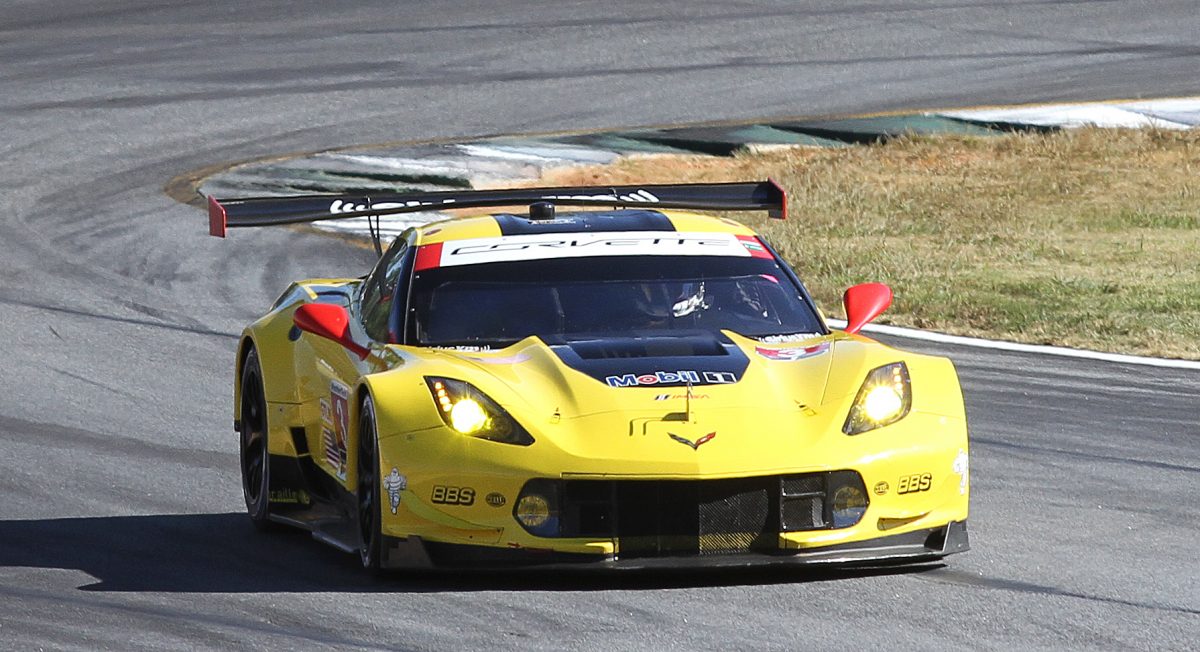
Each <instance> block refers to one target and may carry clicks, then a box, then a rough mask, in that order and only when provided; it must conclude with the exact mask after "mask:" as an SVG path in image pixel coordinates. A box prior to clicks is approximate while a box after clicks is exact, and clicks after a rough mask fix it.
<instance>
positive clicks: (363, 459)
mask: <svg viewBox="0 0 1200 652" xmlns="http://www.w3.org/2000/svg"><path fill="white" fill-rule="evenodd" d="M379 495H380V488H379V439H378V437H377V436H376V433H375V404H374V403H373V402H372V401H371V397H370V396H368V397H366V398H364V399H363V403H362V409H361V410H359V417H358V492H357V497H358V537H359V538H358V540H359V544H358V551H359V555H360V557H361V558H362V565H363V568H366V569H367V570H369V571H371V572H377V571H379V570H380V569H381V568H382V567H383V564H382V557H383V555H382V552H381V551H382V548H383V535H382V534H381V531H380V522H379V521H380V514H381V512H380V502H379Z"/></svg>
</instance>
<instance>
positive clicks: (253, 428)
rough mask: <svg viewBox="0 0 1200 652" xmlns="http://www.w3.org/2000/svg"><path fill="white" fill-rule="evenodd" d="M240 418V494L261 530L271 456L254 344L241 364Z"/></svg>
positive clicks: (267, 500)
mask: <svg viewBox="0 0 1200 652" xmlns="http://www.w3.org/2000/svg"><path fill="white" fill-rule="evenodd" d="M241 382H242V385H241V387H242V391H241V397H242V400H241V419H240V426H239V430H240V433H241V437H240V446H239V448H240V454H241V455H240V457H241V468H242V495H243V497H244V498H245V499H246V513H247V514H249V515H250V521H251V522H252V523H254V526H255V527H257V528H258V529H260V530H266V529H268V528H269V526H270V524H271V522H270V520H269V514H268V512H269V509H268V508H269V506H270V502H271V477H270V476H271V456H270V454H269V453H268V450H269V449H268V448H267V400H266V393H265V392H264V390H263V381H262V366H261V365H260V364H259V362H258V351H257V350H255V349H254V348H251V349H250V352H249V353H248V354H246V362H245V363H244V364H243V365H242V380H241Z"/></svg>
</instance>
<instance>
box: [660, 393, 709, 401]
mask: <svg viewBox="0 0 1200 652" xmlns="http://www.w3.org/2000/svg"><path fill="white" fill-rule="evenodd" d="M689 398H690V399H692V400H693V401H695V400H699V399H706V398H710V397H709V395H708V394H692V395H691V396H688V395H687V394H657V395H655V397H654V400H656V401H674V400H679V401H682V400H685V399H689Z"/></svg>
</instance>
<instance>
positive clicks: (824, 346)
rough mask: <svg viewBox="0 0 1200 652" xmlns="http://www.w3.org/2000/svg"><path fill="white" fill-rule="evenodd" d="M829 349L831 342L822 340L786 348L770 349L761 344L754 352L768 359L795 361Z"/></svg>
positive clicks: (814, 355)
mask: <svg viewBox="0 0 1200 652" xmlns="http://www.w3.org/2000/svg"><path fill="white" fill-rule="evenodd" d="M828 350H829V342H821V343H820V344H814V345H813V346H803V347H801V346H798V347H792V348H786V349H768V348H765V347H761V346H756V347H754V352H755V353H757V354H759V355H761V356H762V357H764V358H766V359H768V360H776V361H781V362H795V361H796V360H804V359H805V358H812V357H816V356H818V355H821V354H822V353H825V352H826V351H828Z"/></svg>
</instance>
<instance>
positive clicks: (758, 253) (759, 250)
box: [737, 235, 774, 260]
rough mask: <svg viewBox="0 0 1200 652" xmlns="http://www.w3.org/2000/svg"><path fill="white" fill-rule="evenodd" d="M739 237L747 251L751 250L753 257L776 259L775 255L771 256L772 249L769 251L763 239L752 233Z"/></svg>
mask: <svg viewBox="0 0 1200 652" xmlns="http://www.w3.org/2000/svg"><path fill="white" fill-rule="evenodd" d="M737 239H738V241H740V242H741V243H742V246H744V247H746V251H749V252H750V257H751V258H766V259H767V260H774V257H773V256H771V252H770V251H767V246H766V245H764V244H763V242H762V240H759V239H758V238H756V237H754V236H752V235H739V236H737Z"/></svg>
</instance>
